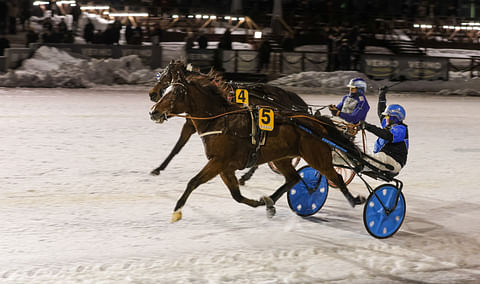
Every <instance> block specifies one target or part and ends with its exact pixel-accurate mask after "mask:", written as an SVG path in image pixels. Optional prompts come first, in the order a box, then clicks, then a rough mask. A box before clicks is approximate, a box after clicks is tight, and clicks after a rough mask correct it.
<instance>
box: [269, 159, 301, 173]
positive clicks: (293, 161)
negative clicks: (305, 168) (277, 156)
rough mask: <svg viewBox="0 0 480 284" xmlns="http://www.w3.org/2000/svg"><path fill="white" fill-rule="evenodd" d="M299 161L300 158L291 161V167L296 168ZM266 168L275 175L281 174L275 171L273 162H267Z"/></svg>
mask: <svg viewBox="0 0 480 284" xmlns="http://www.w3.org/2000/svg"><path fill="white" fill-rule="evenodd" d="M300 160H301V158H300V157H296V158H295V159H293V160H292V166H293V167H294V168H296V167H297V166H298V164H299V163H300ZM268 166H269V167H270V169H271V170H272V171H273V172H274V173H276V174H279V175H280V174H281V173H280V171H279V170H278V169H277V167H275V164H274V163H273V162H268Z"/></svg>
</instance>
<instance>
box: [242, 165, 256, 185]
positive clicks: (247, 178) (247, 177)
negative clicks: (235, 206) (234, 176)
mask: <svg viewBox="0 0 480 284" xmlns="http://www.w3.org/2000/svg"><path fill="white" fill-rule="evenodd" d="M257 169H258V166H253V167H251V168H250V169H249V170H248V172H246V173H245V174H244V175H243V176H242V177H241V178H240V180H239V182H240V185H245V182H246V181H247V180H249V179H250V178H251V177H252V176H253V174H254V173H255V171H256V170H257Z"/></svg>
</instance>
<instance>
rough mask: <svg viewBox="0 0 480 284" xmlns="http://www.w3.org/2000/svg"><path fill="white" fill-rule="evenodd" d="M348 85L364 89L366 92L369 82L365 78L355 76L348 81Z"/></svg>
mask: <svg viewBox="0 0 480 284" xmlns="http://www.w3.org/2000/svg"><path fill="white" fill-rule="evenodd" d="M347 87H349V88H357V89H360V90H362V91H363V93H365V92H366V91H367V82H365V80H363V79H362V78H353V79H352V80H350V82H348V85H347Z"/></svg>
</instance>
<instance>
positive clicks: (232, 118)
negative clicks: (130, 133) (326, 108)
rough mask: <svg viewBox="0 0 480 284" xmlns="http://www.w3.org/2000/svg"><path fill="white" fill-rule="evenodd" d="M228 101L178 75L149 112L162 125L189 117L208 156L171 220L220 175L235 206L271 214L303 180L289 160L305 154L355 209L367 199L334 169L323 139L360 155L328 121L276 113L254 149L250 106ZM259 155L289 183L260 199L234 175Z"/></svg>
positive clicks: (211, 87)
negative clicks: (245, 189)
mask: <svg viewBox="0 0 480 284" xmlns="http://www.w3.org/2000/svg"><path fill="white" fill-rule="evenodd" d="M225 97H226V95H225V90H224V89H222V88H219V87H218V86H217V85H216V84H214V83H212V81H211V80H209V79H207V78H204V77H201V76H198V77H196V78H190V80H189V81H187V80H186V78H185V77H184V76H183V75H182V74H180V73H179V74H175V76H174V78H172V83H171V84H170V86H169V87H168V88H167V90H166V91H165V94H164V95H163V97H162V99H161V100H160V101H159V102H158V103H156V104H155V105H154V106H153V107H152V108H151V112H150V116H151V119H152V120H154V121H156V122H158V123H162V122H163V121H165V119H166V118H167V117H169V116H178V114H181V113H186V114H187V115H188V118H189V119H191V121H192V124H193V126H194V128H195V130H196V131H197V132H198V133H199V134H200V136H201V137H202V140H203V145H204V148H205V152H206V156H207V158H208V162H207V164H206V165H205V166H204V167H203V169H202V170H201V171H200V172H199V173H198V174H197V175H196V176H195V177H193V178H192V179H191V180H190V181H189V182H188V184H187V188H186V189H185V191H184V193H183V195H182V196H181V197H180V199H179V200H178V201H177V204H176V206H175V209H174V213H173V215H172V222H175V221H178V220H180V219H181V218H182V212H181V209H182V208H183V206H184V205H185V203H186V201H187V199H188V197H189V195H190V194H191V193H192V191H193V190H194V189H195V188H197V187H198V186H199V185H201V184H203V183H205V182H207V181H209V180H211V179H212V178H214V177H215V176H217V175H218V174H220V176H221V178H222V180H223V182H224V183H225V185H226V186H227V187H228V189H229V190H230V193H231V195H232V197H233V198H234V199H235V200H236V201H237V202H241V203H244V204H247V205H249V206H252V207H257V206H262V205H265V206H266V208H267V215H269V216H273V215H274V214H275V207H274V204H275V202H276V201H277V200H278V199H279V198H280V197H281V196H282V195H283V194H284V193H285V192H287V191H288V190H289V189H290V188H291V187H292V186H293V185H295V184H296V183H297V182H299V181H300V176H299V175H298V173H297V171H296V170H295V168H294V167H293V166H292V164H291V159H292V158H294V157H297V156H301V157H302V158H303V159H304V160H305V161H306V162H307V163H308V164H309V165H310V166H312V167H313V168H315V169H317V170H318V171H319V172H320V173H322V174H323V175H325V176H326V178H327V179H329V180H331V181H332V182H334V183H335V184H337V185H339V188H340V190H341V192H342V193H343V194H344V195H345V197H346V198H347V200H348V201H349V203H350V204H351V205H352V206H355V205H357V204H362V203H363V202H364V201H365V199H364V198H363V197H360V196H357V197H353V196H352V194H351V193H350V192H349V191H348V189H347V187H346V185H345V183H344V182H343V179H342V177H341V175H339V174H337V172H336V171H335V169H334V168H333V164H332V150H331V148H330V146H329V144H327V142H325V140H322V139H329V141H336V142H337V143H339V144H341V145H342V147H345V148H347V149H348V150H349V151H352V152H354V151H358V152H359V149H357V147H356V146H355V145H354V144H353V143H352V142H351V141H350V140H349V139H348V138H346V137H345V136H344V135H343V134H342V133H341V132H339V131H338V130H337V129H336V128H335V127H334V125H333V123H332V122H331V121H330V120H329V119H328V118H324V117H320V118H314V117H312V116H308V115H305V114H304V113H295V112H292V111H280V110H276V111H275V125H274V128H273V130H272V131H271V132H268V134H267V137H266V141H265V144H264V145H263V146H261V147H259V148H256V147H255V145H252V139H251V136H250V135H249V133H250V130H251V128H252V114H251V113H250V111H249V110H251V108H250V109H249V108H245V107H242V106H240V105H237V104H232V103H230V102H229V101H228V100H227V99H225ZM255 151H257V154H258V155H257V157H258V158H257V159H256V164H262V163H266V162H269V161H274V163H275V166H276V167H277V168H278V170H279V171H280V172H281V173H282V175H283V176H284V177H285V183H284V184H283V185H282V186H281V187H280V188H278V189H277V190H276V191H275V192H274V193H273V194H272V195H270V196H268V197H266V196H264V197H262V198H261V199H260V200H253V199H249V198H246V197H244V196H243V195H242V194H241V192H240V187H239V183H238V180H237V178H236V177H235V171H236V170H238V169H243V168H245V166H246V164H247V163H248V162H249V160H250V157H251V153H253V152H255Z"/></svg>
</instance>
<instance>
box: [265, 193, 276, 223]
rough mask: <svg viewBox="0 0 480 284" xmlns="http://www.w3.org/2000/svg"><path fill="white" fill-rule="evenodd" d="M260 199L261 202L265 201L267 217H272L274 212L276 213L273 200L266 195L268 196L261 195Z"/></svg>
mask: <svg viewBox="0 0 480 284" xmlns="http://www.w3.org/2000/svg"><path fill="white" fill-rule="evenodd" d="M262 201H263V203H265V207H267V208H266V209H267V217H268V218H272V217H273V216H275V213H277V210H276V209H275V206H274V204H275V203H274V202H273V200H272V199H271V198H270V197H268V196H263V197H262Z"/></svg>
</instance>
